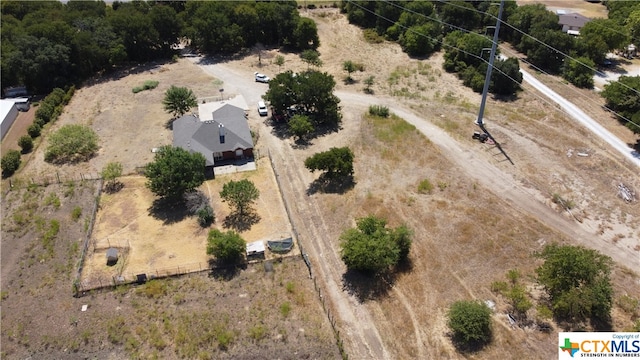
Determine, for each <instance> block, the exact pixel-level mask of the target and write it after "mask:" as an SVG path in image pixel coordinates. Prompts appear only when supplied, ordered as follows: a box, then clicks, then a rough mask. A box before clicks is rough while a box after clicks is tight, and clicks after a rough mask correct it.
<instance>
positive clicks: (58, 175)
mask: <svg viewBox="0 0 640 360" xmlns="http://www.w3.org/2000/svg"><path fill="white" fill-rule="evenodd" d="M56 177H57V178H58V184H60V174H59V173H58V172H57V171H56Z"/></svg>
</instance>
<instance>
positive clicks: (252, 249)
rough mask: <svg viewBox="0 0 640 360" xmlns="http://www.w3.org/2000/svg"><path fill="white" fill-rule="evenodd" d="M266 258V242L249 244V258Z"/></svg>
mask: <svg viewBox="0 0 640 360" xmlns="http://www.w3.org/2000/svg"><path fill="white" fill-rule="evenodd" d="M262 256H264V242H262V241H254V242H250V243H248V244H247V257H248V258H249V257H262Z"/></svg>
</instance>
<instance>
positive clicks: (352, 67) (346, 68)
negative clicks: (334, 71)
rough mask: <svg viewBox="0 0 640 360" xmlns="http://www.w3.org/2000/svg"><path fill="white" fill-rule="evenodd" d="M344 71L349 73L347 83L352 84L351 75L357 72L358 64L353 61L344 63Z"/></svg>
mask: <svg viewBox="0 0 640 360" xmlns="http://www.w3.org/2000/svg"><path fill="white" fill-rule="evenodd" d="M342 69H343V70H344V71H346V72H347V81H348V82H352V81H353V79H352V78H351V73H352V72H354V71H356V70H357V68H356V64H355V63H354V62H353V61H351V60H347V61H345V62H343V63H342Z"/></svg>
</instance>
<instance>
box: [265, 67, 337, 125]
mask: <svg viewBox="0 0 640 360" xmlns="http://www.w3.org/2000/svg"><path fill="white" fill-rule="evenodd" d="M335 85H336V82H335V81H334V80H333V76H331V75H329V74H327V73H321V72H319V71H314V70H309V71H305V72H302V73H300V74H298V75H297V76H294V74H293V72H291V71H286V72H284V73H280V74H278V75H276V77H275V78H273V79H271V81H270V82H269V89H268V90H267V92H266V93H265V95H264V96H263V98H264V99H265V100H267V101H269V103H270V104H271V106H273V109H274V111H275V112H276V113H279V114H282V113H284V112H286V111H287V110H288V109H289V107H291V106H292V105H295V106H296V107H297V108H298V109H299V110H300V111H301V112H302V113H303V114H306V115H308V116H309V118H310V119H311V121H312V122H313V123H314V127H316V128H318V127H319V126H328V127H332V128H335V127H337V126H338V124H339V123H340V121H341V120H342V115H341V114H340V106H339V103H340V99H339V98H338V97H337V96H335V95H334V94H333V90H334V88H335Z"/></svg>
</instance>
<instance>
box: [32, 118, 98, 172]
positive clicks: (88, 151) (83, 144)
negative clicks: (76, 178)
mask: <svg viewBox="0 0 640 360" xmlns="http://www.w3.org/2000/svg"><path fill="white" fill-rule="evenodd" d="M96 151H98V135H97V134H96V133H95V132H94V131H93V130H92V129H91V128H90V127H88V126H84V125H78V124H70V125H64V126H63V127H61V128H60V129H59V130H58V131H56V132H54V133H53V134H51V136H50V137H49V145H48V146H47V150H46V151H45V153H44V159H45V161H47V162H50V163H65V162H71V163H75V162H79V161H86V160H89V159H90V158H91V157H92V156H93V155H94V154H95V153H96Z"/></svg>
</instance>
